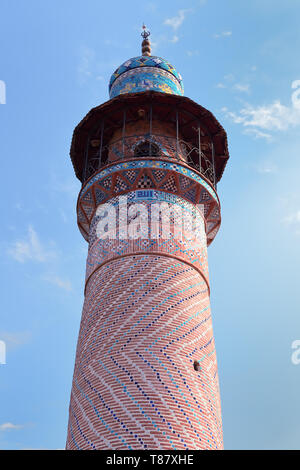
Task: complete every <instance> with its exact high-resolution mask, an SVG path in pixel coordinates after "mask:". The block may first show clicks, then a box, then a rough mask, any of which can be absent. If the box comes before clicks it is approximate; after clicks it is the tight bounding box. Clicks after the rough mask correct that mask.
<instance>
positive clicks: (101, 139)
mask: <svg viewBox="0 0 300 470" xmlns="http://www.w3.org/2000/svg"><path fill="white" fill-rule="evenodd" d="M103 132H104V120H103V119H102V122H101V135H100V147H99V163H98V170H99V169H100V168H101V157H102V147H103Z"/></svg>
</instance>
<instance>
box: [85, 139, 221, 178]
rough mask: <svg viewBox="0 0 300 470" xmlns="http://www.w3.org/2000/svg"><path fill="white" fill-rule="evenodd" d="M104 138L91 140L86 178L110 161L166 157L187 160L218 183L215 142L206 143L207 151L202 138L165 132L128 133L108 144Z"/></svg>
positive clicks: (86, 162)
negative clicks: (180, 136) (189, 140)
mask: <svg viewBox="0 0 300 470" xmlns="http://www.w3.org/2000/svg"><path fill="white" fill-rule="evenodd" d="M102 140H103V139H92V140H89V143H88V148H87V152H86V161H85V169H84V181H85V180H87V179H88V178H89V177H90V176H91V175H92V174H93V173H95V172H96V171H98V170H99V169H100V168H101V167H102V166H104V165H106V164H109V163H115V162H119V161H121V160H125V159H131V158H139V159H140V158H142V159H143V158H145V159H149V158H167V159H170V160H173V161H179V162H182V163H185V164H187V165H188V166H190V167H191V168H194V169H195V170H197V171H199V172H200V173H201V174H202V175H203V176H204V177H205V178H207V179H208V180H209V181H210V182H211V183H212V184H213V185H214V186H216V174H215V159H214V146H213V142H211V143H209V144H207V143H206V144H205V152H204V151H202V146H201V140H200V138H199V139H198V142H197V144H196V143H191V142H187V141H184V140H183V139H180V138H179V137H178V138H177V137H173V136H168V135H163V134H134V135H126V136H124V137H120V138H118V139H114V140H112V141H110V142H109V143H108V144H106V145H103V142H102ZM208 155H209V156H208Z"/></svg>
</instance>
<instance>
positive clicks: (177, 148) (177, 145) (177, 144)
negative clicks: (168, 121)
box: [176, 109, 179, 160]
mask: <svg viewBox="0 0 300 470" xmlns="http://www.w3.org/2000/svg"><path fill="white" fill-rule="evenodd" d="M178 136H179V124H178V110H177V109H176V153H177V160H179V142H178Z"/></svg>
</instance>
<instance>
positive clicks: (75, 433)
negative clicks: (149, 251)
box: [67, 255, 223, 450]
mask: <svg viewBox="0 0 300 470" xmlns="http://www.w3.org/2000/svg"><path fill="white" fill-rule="evenodd" d="M195 360H196V361H198V362H199V364H200V370H199V371H196V370H194V367H193V364H194V361H195ZM222 447H223V440H222V424H221V409H220V395H219V383H218V373H217V360H216V352H215V344H214V337H213V331H212V321H211V312H210V304H209V295H208V288H207V285H206V283H205V282H204V280H203V278H202V276H201V275H200V274H199V272H198V271H196V270H195V269H194V268H193V267H191V266H189V265H187V264H186V263H184V262H182V261H179V260H174V259H171V258H168V257H165V256H150V255H132V256H128V257H125V258H121V259H116V260H113V261H111V262H109V263H107V264H105V265H103V266H102V267H101V268H100V269H99V270H97V271H96V272H95V273H94V274H93V275H92V277H91V279H90V281H89V283H88V285H87V289H86V295H85V302H84V307H83V315H82V321H81V326H80V332H79V338H78V344H77V351H76V362H75V370H74V376H73V385H72V393H71V400H70V409H69V424H68V437H67V449H91V450H92V449H100V450H101V449H115V450H119V449H120V450H122V449H124V450H136V449H160V450H168V449H171V450H173V449H179V450H181V449H185V450H188V449H191V450H194V449H221V448H222Z"/></svg>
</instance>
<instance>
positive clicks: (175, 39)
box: [170, 34, 179, 43]
mask: <svg viewBox="0 0 300 470" xmlns="http://www.w3.org/2000/svg"><path fill="white" fill-rule="evenodd" d="M178 41H179V37H178V36H177V35H176V34H174V36H173V37H172V39H170V42H173V43H175V42H178Z"/></svg>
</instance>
